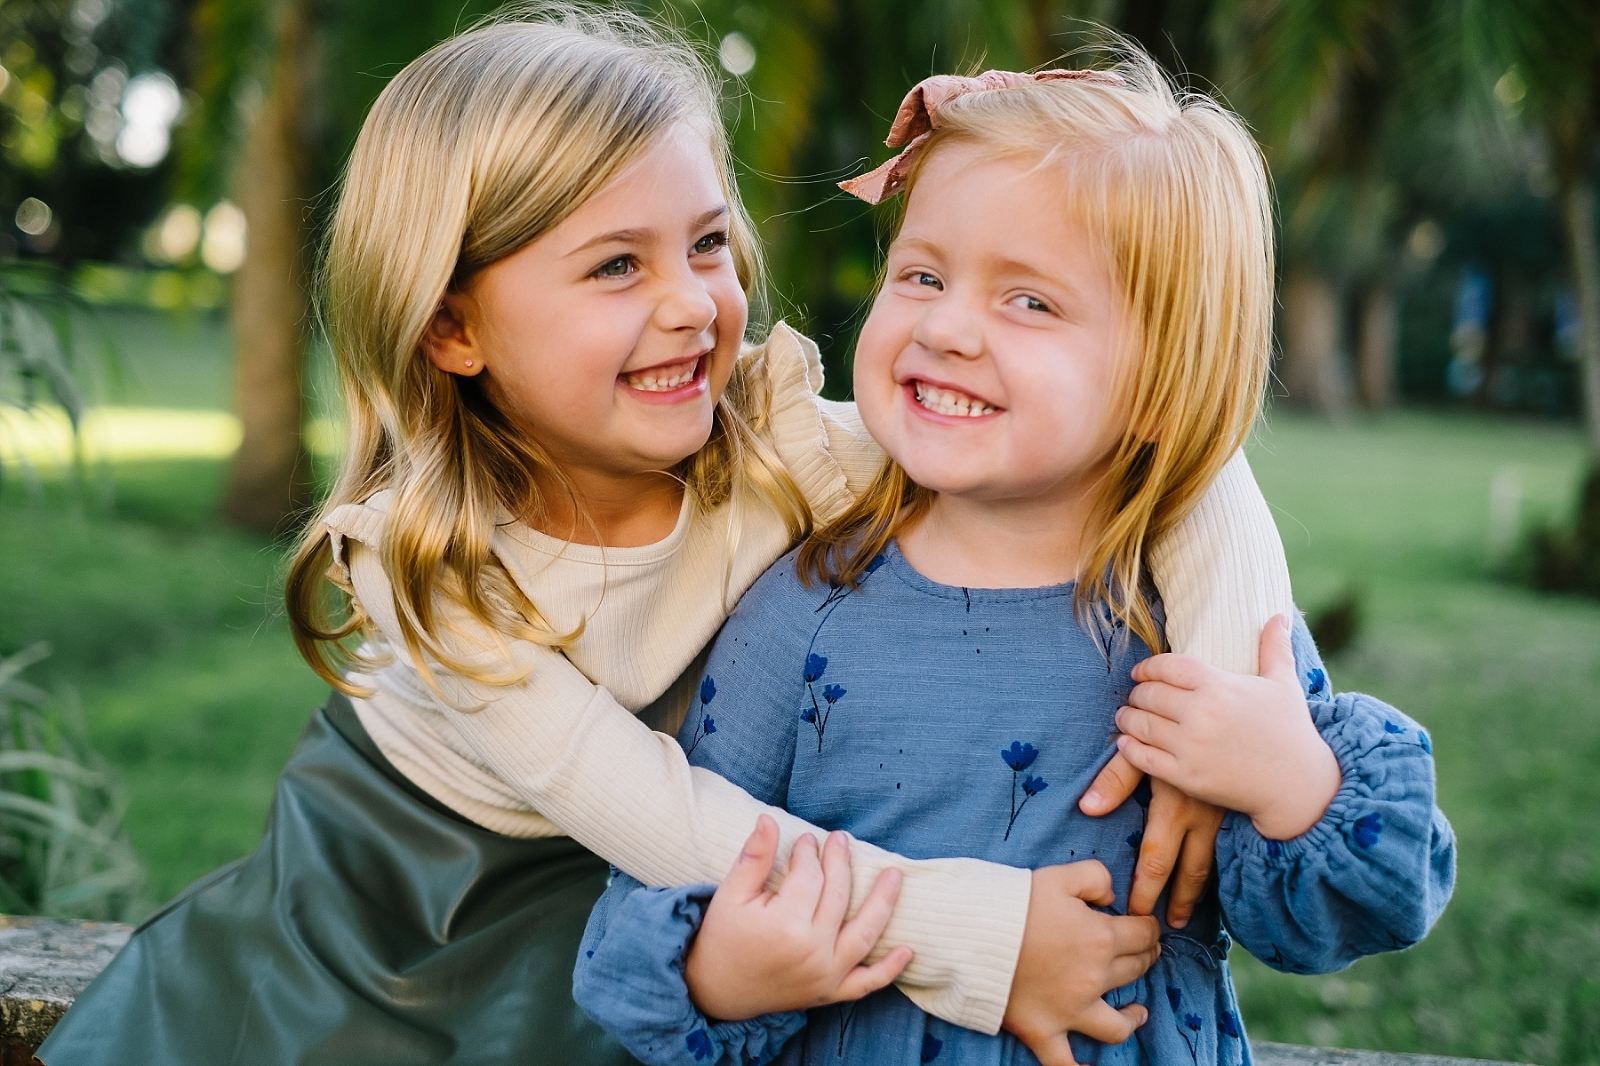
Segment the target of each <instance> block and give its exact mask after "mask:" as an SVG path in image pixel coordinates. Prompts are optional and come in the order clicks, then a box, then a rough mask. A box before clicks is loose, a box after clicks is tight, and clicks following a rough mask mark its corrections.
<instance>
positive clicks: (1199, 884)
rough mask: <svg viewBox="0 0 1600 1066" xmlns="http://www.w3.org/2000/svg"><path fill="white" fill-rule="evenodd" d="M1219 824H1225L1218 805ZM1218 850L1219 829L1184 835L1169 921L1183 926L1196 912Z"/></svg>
mask: <svg viewBox="0 0 1600 1066" xmlns="http://www.w3.org/2000/svg"><path fill="white" fill-rule="evenodd" d="M1207 806H1208V807H1209V805H1207ZM1210 809H1212V810H1216V811H1217V819H1216V825H1217V826H1219V827H1220V826H1221V825H1222V817H1221V815H1222V812H1221V810H1220V809H1218V808H1210ZM1216 853H1217V832H1216V829H1206V828H1204V827H1200V828H1197V829H1194V830H1191V831H1190V833H1189V834H1188V835H1187V836H1185V837H1184V838H1183V852H1182V854H1181V855H1180V856H1179V858H1178V875H1177V876H1176V877H1174V878H1173V879H1172V892H1171V894H1170V895H1168V896H1167V924H1168V925H1170V926H1172V928H1174V929H1182V928H1183V927H1184V926H1186V925H1188V924H1189V919H1190V918H1191V917H1192V916H1193V915H1194V908H1195V905H1196V904H1198V903H1199V902H1200V897H1201V896H1203V895H1205V891H1206V883H1207V882H1209V881H1210V880H1211V864H1212V862H1213V860H1214V859H1215V858H1216Z"/></svg>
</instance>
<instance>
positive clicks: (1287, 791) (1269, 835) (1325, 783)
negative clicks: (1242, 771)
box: [1244, 734, 1344, 840]
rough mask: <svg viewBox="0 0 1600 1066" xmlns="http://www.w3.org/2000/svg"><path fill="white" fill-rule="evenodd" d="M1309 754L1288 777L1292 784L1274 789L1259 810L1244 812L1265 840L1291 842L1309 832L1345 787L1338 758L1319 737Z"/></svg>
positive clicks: (1319, 736)
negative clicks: (1303, 763)
mask: <svg viewBox="0 0 1600 1066" xmlns="http://www.w3.org/2000/svg"><path fill="white" fill-rule="evenodd" d="M1309 755H1310V758H1308V759H1307V760H1306V764H1305V765H1304V766H1303V767H1301V768H1300V769H1299V771H1298V772H1297V773H1295V774H1294V775H1293V776H1292V777H1289V778H1288V780H1290V781H1293V782H1294V784H1293V786H1292V787H1289V788H1284V789H1280V790H1277V791H1276V792H1275V794H1274V795H1273V796H1272V798H1271V801H1270V802H1269V803H1268V804H1266V805H1265V806H1264V807H1262V808H1261V809H1260V810H1258V811H1246V812H1244V813H1246V814H1248V815H1249V816H1250V824H1251V825H1253V826H1255V829H1256V832H1258V833H1260V834H1261V835H1262V836H1263V837H1265V838H1266V839H1267V840H1293V839H1294V838H1295V837H1298V836H1302V835H1304V834H1305V833H1308V832H1310V831H1311V828H1312V826H1314V825H1316V824H1317V823H1318V822H1320V821H1322V816H1323V815H1325V814H1326V813H1328V807H1329V806H1330V805H1331V804H1332V803H1333V800H1334V797H1335V796H1337V795H1338V794H1339V789H1340V788H1341V787H1342V786H1343V785H1344V771H1343V770H1342V769H1341V768H1340V766H1339V758H1338V756H1336V755H1334V753H1333V749H1332V748H1330V747H1328V745H1327V742H1326V741H1324V740H1323V739H1322V737H1321V735H1320V734H1319V735H1318V736H1317V743H1316V746H1315V748H1314V749H1313V750H1312V751H1311V752H1310V753H1309ZM1280 780H1281V779H1280Z"/></svg>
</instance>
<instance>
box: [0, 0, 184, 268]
mask: <svg viewBox="0 0 1600 1066" xmlns="http://www.w3.org/2000/svg"><path fill="white" fill-rule="evenodd" d="M185 6H186V0H6V2H5V3H3V4H0V64H3V65H0V210H3V211H4V222H3V223H0V258H9V257H11V256H16V255H21V256H24V257H28V258H42V259H49V260H53V261H55V262H57V263H61V264H69V263H72V262H75V261H77V260H80V259H85V258H96V259H111V258H114V257H115V256H116V255H117V254H118V253H119V252H121V251H123V250H124V249H126V248H129V247H131V246H133V245H134V243H135V241H134V240H133V239H132V238H133V237H134V236H135V235H136V234H137V232H138V230H139V228H140V227H142V226H143V225H144V224H145V223H146V222H148V221H149V219H150V217H151V216H152V215H154V214H155V213H156V211H157V210H159V208H160V206H161V204H162V202H163V194H164V192H165V186H166V182H167V178H168V172H169V170H170V164H169V163H168V162H167V160H166V151H165V142H164V138H165V137H166V135H167V129H168V127H170V124H171V122H172V120H173V119H175V118H176V117H177V113H176V108H177V107H178V106H179V100H178V97H177V93H176V89H175V87H174V86H173V84H172V82H171V80H170V79H168V80H165V81H164V82H163V80H162V79H165V78H166V75H165V74H163V73H162V71H163V70H177V69H179V68H180V67H181V61H182V56H181V54H180V51H181V45H182V42H181V40H180V39H179V38H178V37H177V36H176V35H175V34H173V33H171V32H170V31H171V28H172V25H173V20H172V19H171V18H169V14H170V11H169V9H170V8H173V7H177V8H180V9H181V8H183V7H185ZM141 75H144V76H145V78H146V80H145V81H144V83H143V84H144V85H145V86H146V87H147V88H149V87H153V86H159V88H157V92H156V96H157V97H161V99H158V100H156V101H155V102H156V103H157V104H158V105H159V104H162V103H165V104H167V105H169V106H170V108H171V110H170V111H169V112H167V113H166V114H164V115H162V116H157V117H160V118H162V119H164V122H156V123H154V124H152V125H151V126H150V127H149V128H148V129H149V132H150V133H151V135H152V137H153V138H154V139H153V140H152V139H148V138H147V139H146V140H145V141H143V142H142V143H141V144H138V145H131V144H129V143H128V142H126V141H125V142H124V143H123V148H124V149H128V150H129V155H128V157H125V156H124V155H123V153H122V152H121V151H119V149H118V141H119V137H120V136H121V135H122V133H123V131H124V129H125V128H126V125H127V123H126V121H125V117H126V116H125V114H124V107H125V104H127V103H128V100H127V99H126V96H127V90H128V89H129V86H130V83H132V82H134V81H135V80H136V79H138V78H139V77H140V76H141ZM151 79H154V80H153V81H152V80H151ZM163 89H164V90H165V92H164V93H163V92H162V90H163ZM144 99H145V100H150V99H151V97H149V96H148V95H147V96H145V97H144ZM141 148H142V149H144V151H142V152H140V151H138V150H137V149H141ZM24 204H27V208H26V209H23V206H22V205H24ZM13 221H15V222H16V225H15V226H13V225H12V222H13Z"/></svg>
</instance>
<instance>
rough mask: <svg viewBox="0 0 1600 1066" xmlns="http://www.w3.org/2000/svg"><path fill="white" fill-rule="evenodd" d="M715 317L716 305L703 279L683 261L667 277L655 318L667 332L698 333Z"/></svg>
mask: <svg viewBox="0 0 1600 1066" xmlns="http://www.w3.org/2000/svg"><path fill="white" fill-rule="evenodd" d="M716 320H717V304H716V301H715V300H713V299H712V298H711V293H710V291H708V290H707V288H706V284H705V281H704V279H702V278H701V277H700V276H699V275H697V274H696V273H695V272H694V270H692V269H690V267H689V265H688V264H687V263H686V264H684V265H683V267H682V268H680V269H679V270H677V271H675V272H674V273H673V274H672V276H671V277H670V278H668V279H667V281H666V285H665V288H664V291H663V292H662V295H661V300H660V302H659V303H658V304H657V305H656V321H657V322H658V323H659V324H660V326H661V328H662V329H665V330H668V331H670V332H674V333H677V332H686V333H699V332H701V331H703V330H707V329H710V328H711V323H713V322H715V321H716Z"/></svg>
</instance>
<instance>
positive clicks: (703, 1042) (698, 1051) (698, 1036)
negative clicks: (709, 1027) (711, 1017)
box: [683, 1029, 711, 1062]
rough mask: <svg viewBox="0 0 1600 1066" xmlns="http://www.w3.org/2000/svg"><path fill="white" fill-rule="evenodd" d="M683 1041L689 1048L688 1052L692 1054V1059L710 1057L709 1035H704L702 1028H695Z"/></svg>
mask: <svg viewBox="0 0 1600 1066" xmlns="http://www.w3.org/2000/svg"><path fill="white" fill-rule="evenodd" d="M683 1042H684V1044H685V1045H686V1046H687V1047H688V1048H689V1054H691V1055H693V1056H694V1061H696V1062H699V1061H700V1060H701V1059H709V1058H710V1057H711V1037H709V1036H707V1035H706V1031H705V1030H704V1029H696V1030H695V1031H694V1032H692V1033H690V1034H689V1035H688V1036H687V1037H685V1038H684V1041H683Z"/></svg>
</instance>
